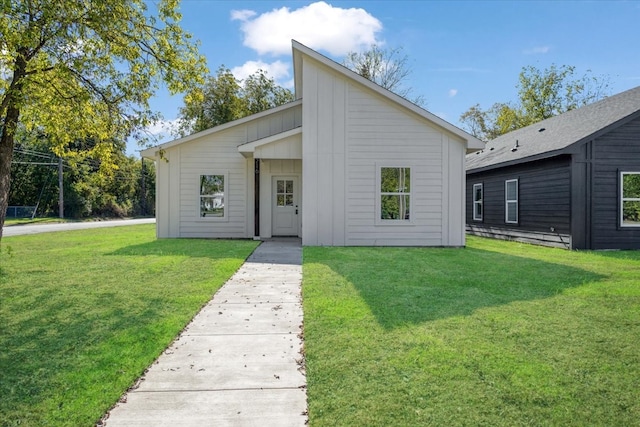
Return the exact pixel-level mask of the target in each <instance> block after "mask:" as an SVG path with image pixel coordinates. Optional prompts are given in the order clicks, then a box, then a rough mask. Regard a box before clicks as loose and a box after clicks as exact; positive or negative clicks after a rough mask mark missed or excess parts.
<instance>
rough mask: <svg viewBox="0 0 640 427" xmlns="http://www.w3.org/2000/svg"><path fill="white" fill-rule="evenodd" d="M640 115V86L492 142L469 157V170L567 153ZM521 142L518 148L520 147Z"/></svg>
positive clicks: (479, 169) (467, 158)
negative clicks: (571, 148)
mask: <svg viewBox="0 0 640 427" xmlns="http://www.w3.org/2000/svg"><path fill="white" fill-rule="evenodd" d="M636 117H640V86H638V87H636V88H633V89H630V90H627V91H625V92H622V93H619V94H617V95H614V96H610V97H608V98H605V99H602V100H600V101H597V102H594V103H593V104H589V105H586V106H584V107H581V108H577V109H575V110H571V111H567V112H566V113H563V114H560V115H558V116H555V117H551V118H549V119H546V120H542V121H540V122H538V123H534V124H532V125H529V126H527V127H524V128H522V129H517V130H515V131H513V132H509V133H507V134H504V135H502V136H499V137H498V138H496V139H494V140H492V141H489V142H488V143H487V146H486V148H485V149H484V150H482V151H478V152H476V153H473V154H468V155H467V157H466V166H467V172H469V171H474V172H479V171H481V170H487V169H493V168H496V167H503V166H508V165H513V164H518V163H523V162H527V161H531V160H538V159H543V158H547V157H553V156H556V155H559V154H563V153H566V152H568V150H570V148H569V147H571V146H572V145H574V144H579V143H582V142H585V141H589V140H591V139H593V138H596V137H598V136H599V135H602V134H604V133H606V132H608V131H610V130H611V129H613V128H616V127H618V126H620V125H621V124H623V123H626V122H628V121H629V120H632V119H634V118H636ZM516 142H517V149H516V150H513V149H514V148H516Z"/></svg>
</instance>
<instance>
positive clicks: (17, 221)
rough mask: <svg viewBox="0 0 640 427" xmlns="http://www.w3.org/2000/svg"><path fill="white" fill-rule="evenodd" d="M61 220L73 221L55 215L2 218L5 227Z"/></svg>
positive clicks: (52, 222) (54, 222)
mask: <svg viewBox="0 0 640 427" xmlns="http://www.w3.org/2000/svg"><path fill="white" fill-rule="evenodd" d="M62 222H74V221H73V220H69V219H64V218H55V217H44V218H33V219H31V218H6V219H5V220H4V225H5V227H9V226H12V225H27V224H57V223H62Z"/></svg>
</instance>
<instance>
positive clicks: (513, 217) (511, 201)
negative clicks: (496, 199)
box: [504, 179, 518, 224]
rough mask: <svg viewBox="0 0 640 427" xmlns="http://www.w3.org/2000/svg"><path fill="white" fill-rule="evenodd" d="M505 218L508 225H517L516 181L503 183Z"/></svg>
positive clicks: (511, 180) (510, 180)
mask: <svg viewBox="0 0 640 427" xmlns="http://www.w3.org/2000/svg"><path fill="white" fill-rule="evenodd" d="M504 200H505V218H504V221H505V222H506V223H508V224H517V223H518V180H517V179H509V180H507V181H505V182H504Z"/></svg>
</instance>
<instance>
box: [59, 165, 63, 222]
mask: <svg viewBox="0 0 640 427" xmlns="http://www.w3.org/2000/svg"><path fill="white" fill-rule="evenodd" d="M62 186H63V182H62V157H59V158H58V208H59V212H60V218H64V190H63V189H62Z"/></svg>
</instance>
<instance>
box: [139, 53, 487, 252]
mask: <svg viewBox="0 0 640 427" xmlns="http://www.w3.org/2000/svg"><path fill="white" fill-rule="evenodd" d="M292 44H293V64H294V76H295V97H296V101H294V102H291V103H289V104H286V105H282V106H280V107H277V108H273V109H271V110H268V111H264V112H261V113H258V114H254V115H252V116H249V117H245V118H243V119H240V120H236V121H233V122H230V123H226V124H224V125H221V126H217V127H214V128H212V129H208V130H205V131H202V132H199V133H196V134H193V135H190V136H187V137H184V138H181V139H177V140H175V141H172V142H169V143H166V144H162V145H160V146H158V147H154V148H150V149H147V150H145V151H143V153H142V154H143V156H144V157H145V158H149V159H154V160H155V161H156V165H157V184H156V185H157V188H156V198H157V199H156V217H157V235H158V237H205V238H206V237H208V238H256V239H258V238H260V239H264V238H270V237H273V236H298V237H301V238H302V244H303V245H309V246H318V245H326V246H352V245H353V246H355V245H363V246H373V245H382V246H463V245H464V244H465V211H464V209H465V199H464V198H465V154H466V153H469V152H472V151H475V150H479V149H482V148H484V144H483V143H482V142H481V141H479V140H477V139H476V138H474V137H473V136H471V135H469V134H467V133H465V132H463V131H462V130H460V129H458V128H456V127H455V126H453V125H451V124H450V123H447V122H446V121H444V120H442V119H440V118H439V117H436V116H435V115H433V114H431V113H429V112H428V111H426V110H423V109H422V108H420V107H418V106H416V105H415V104H413V103H411V102H409V101H407V100H405V99H404V98H402V97H400V96H397V95H395V94H393V93H391V92H389V91H388V90H386V89H384V88H382V87H380V86H378V85H376V84H375V83H372V82H371V81H369V80H367V79H365V78H363V77H361V76H359V75H358V74H356V73H354V72H352V71H350V70H349V69H347V68H345V67H343V66H341V65H340V64H338V63H336V62H334V61H332V60H330V59H329V58H327V57H325V56H323V55H320V54H319V53H317V52H315V51H313V50H311V49H309V48H307V47H306V46H304V45H302V44H300V43H298V42H296V41H293V42H292Z"/></svg>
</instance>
